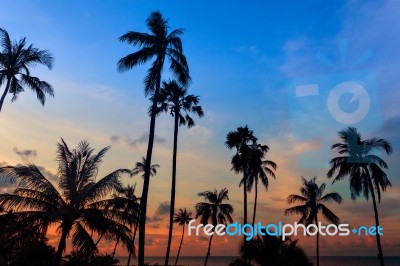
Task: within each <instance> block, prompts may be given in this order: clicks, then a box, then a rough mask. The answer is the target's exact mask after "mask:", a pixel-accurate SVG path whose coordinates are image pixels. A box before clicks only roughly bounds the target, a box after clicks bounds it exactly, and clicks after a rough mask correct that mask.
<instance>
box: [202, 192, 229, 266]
mask: <svg viewBox="0 0 400 266" xmlns="http://www.w3.org/2000/svg"><path fill="white" fill-rule="evenodd" d="M198 196H199V197H203V198H204V200H205V202H199V203H197V204H196V206H195V209H196V219H197V218H198V217H200V221H201V223H202V224H206V223H208V221H210V222H211V223H212V225H214V228H213V230H214V229H215V226H217V224H225V225H226V224H227V223H231V222H232V221H233V220H232V217H231V214H232V213H233V207H232V205H230V204H228V203H223V202H224V201H225V200H229V197H228V190H227V189H226V188H223V189H221V190H220V191H219V192H218V191H217V190H216V189H214V190H213V191H210V190H207V191H204V192H200V193H199V194H198ZM213 236H214V235H211V236H210V240H209V242H208V250H207V255H206V260H205V261H204V266H206V265H207V261H208V257H209V256H210V250H211V241H212V239H213Z"/></svg>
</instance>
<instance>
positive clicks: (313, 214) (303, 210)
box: [285, 177, 343, 266]
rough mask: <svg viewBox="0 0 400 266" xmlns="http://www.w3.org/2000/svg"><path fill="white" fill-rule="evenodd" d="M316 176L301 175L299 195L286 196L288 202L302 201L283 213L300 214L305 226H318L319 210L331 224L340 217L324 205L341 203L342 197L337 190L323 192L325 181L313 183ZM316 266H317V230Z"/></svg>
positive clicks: (317, 245)
mask: <svg viewBox="0 0 400 266" xmlns="http://www.w3.org/2000/svg"><path fill="white" fill-rule="evenodd" d="M315 179H316V177H314V178H312V179H310V180H306V179H305V178H304V177H301V180H302V182H303V186H302V187H301V188H300V192H301V195H296V194H291V195H289V196H288V198H287V202H288V203H289V204H292V203H296V202H299V203H302V205H298V206H295V207H291V208H288V209H286V210H285V215H291V214H300V215H301V218H300V221H299V223H301V224H304V225H306V226H308V225H310V224H315V225H316V226H318V212H321V213H322V215H323V216H324V218H325V219H326V220H327V221H328V222H330V223H333V224H336V225H337V224H339V221H340V219H339V218H338V217H337V216H336V215H335V214H334V213H333V212H332V211H331V210H329V209H328V207H326V206H325V204H326V203H330V202H337V203H339V204H341V203H342V201H343V199H342V197H341V196H340V195H339V193H337V192H331V193H328V194H325V195H323V194H324V191H325V183H322V185H321V186H318V185H317V184H316V183H315ZM316 249H317V266H319V231H318V230H317V244H316Z"/></svg>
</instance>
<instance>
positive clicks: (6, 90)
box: [0, 79, 10, 112]
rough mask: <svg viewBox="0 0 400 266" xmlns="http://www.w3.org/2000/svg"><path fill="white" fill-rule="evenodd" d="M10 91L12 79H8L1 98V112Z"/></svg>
mask: <svg viewBox="0 0 400 266" xmlns="http://www.w3.org/2000/svg"><path fill="white" fill-rule="evenodd" d="M9 89H10V79H7V84H6V88H5V89H4V92H3V95H2V96H1V99H0V112H1V108H2V107H3V103H4V99H5V98H6V95H7V93H8V90H9Z"/></svg>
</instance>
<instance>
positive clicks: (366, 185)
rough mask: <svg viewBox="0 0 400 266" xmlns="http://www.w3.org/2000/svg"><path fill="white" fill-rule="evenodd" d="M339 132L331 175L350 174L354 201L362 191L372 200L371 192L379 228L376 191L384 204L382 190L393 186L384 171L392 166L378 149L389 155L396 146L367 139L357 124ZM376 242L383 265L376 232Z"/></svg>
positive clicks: (331, 163)
mask: <svg viewBox="0 0 400 266" xmlns="http://www.w3.org/2000/svg"><path fill="white" fill-rule="evenodd" d="M338 134H339V137H340V139H341V142H339V143H336V144H334V145H332V149H336V150H337V152H338V153H339V156H338V157H335V158H333V159H332V160H331V161H330V166H331V169H330V170H329V171H328V174H327V175H328V177H329V178H331V177H334V176H335V178H334V180H333V182H336V181H340V180H343V179H344V178H346V177H348V178H349V181H350V192H351V198H352V199H353V200H355V199H356V198H357V197H358V196H360V194H361V193H363V195H364V197H365V198H366V199H367V200H368V198H369V195H370V194H371V198H372V204H373V206H374V213H375V224H376V227H378V226H379V216H378V208H377V206H376V196H375V193H376V194H377V195H378V203H380V201H381V192H382V191H383V192H385V191H386V188H387V187H390V186H392V184H391V183H390V181H389V179H388V177H387V176H386V173H385V172H384V171H383V170H382V169H388V166H387V164H386V162H385V161H384V160H383V159H382V158H380V157H379V156H378V155H376V153H375V152H377V151H378V152H384V153H386V154H388V155H389V154H391V153H392V152H393V148H392V146H391V145H390V143H389V142H388V141H387V140H385V139H378V138H371V139H366V140H363V139H362V138H361V134H360V133H359V132H358V131H357V129H356V128H354V127H349V128H347V129H344V130H342V131H339V132H338ZM376 244H377V246H378V259H379V262H380V265H381V266H383V265H384V259H383V252H382V246H381V240H380V235H379V234H376Z"/></svg>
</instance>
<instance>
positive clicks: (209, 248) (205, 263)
mask: <svg viewBox="0 0 400 266" xmlns="http://www.w3.org/2000/svg"><path fill="white" fill-rule="evenodd" d="M213 236H214V235H211V236H210V240H209V241H208V250H207V256H206V260H205V261H204V266H207V261H208V257H210V250H211V241H212V238H213Z"/></svg>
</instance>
